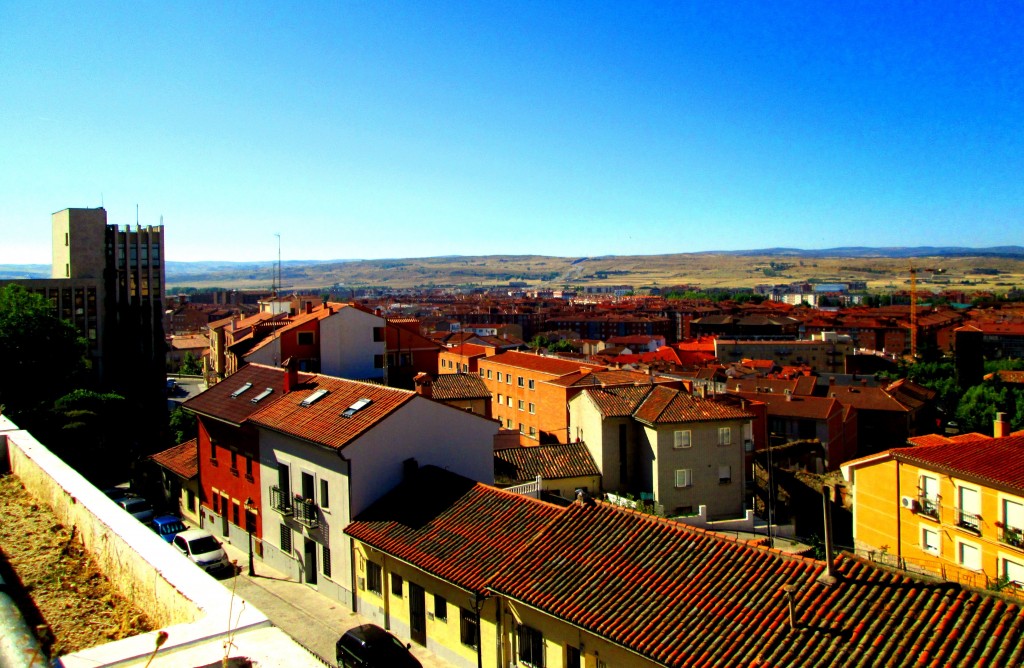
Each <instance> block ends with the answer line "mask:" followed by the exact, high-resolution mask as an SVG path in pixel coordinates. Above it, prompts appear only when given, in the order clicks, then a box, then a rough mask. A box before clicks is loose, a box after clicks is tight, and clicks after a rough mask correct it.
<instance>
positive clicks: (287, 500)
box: [270, 485, 292, 515]
mask: <svg viewBox="0 0 1024 668" xmlns="http://www.w3.org/2000/svg"><path fill="white" fill-rule="evenodd" d="M270 507H271V508H273V509H274V510H276V511H277V512H279V513H281V514H282V515H291V514H292V500H291V497H289V496H288V494H287V493H286V492H285V493H282V491H281V488H280V487H278V486H276V485H275V486H273V487H271V488H270Z"/></svg>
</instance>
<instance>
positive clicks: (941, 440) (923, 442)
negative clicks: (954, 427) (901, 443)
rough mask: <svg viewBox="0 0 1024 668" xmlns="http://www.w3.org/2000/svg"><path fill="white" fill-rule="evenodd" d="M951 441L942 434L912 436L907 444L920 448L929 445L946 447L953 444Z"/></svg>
mask: <svg viewBox="0 0 1024 668" xmlns="http://www.w3.org/2000/svg"><path fill="white" fill-rule="evenodd" d="M952 442H953V441H951V440H950V439H948V438H946V437H945V436H943V435H941V434H925V435H923V436H911V437H910V438H908V439H907V443H910V444H911V445H918V446H928V445H944V444H946V443H952Z"/></svg>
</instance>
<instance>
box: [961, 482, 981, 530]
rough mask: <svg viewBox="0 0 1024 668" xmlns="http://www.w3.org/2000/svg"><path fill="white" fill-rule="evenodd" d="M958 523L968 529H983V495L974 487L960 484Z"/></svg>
mask: <svg viewBox="0 0 1024 668" xmlns="http://www.w3.org/2000/svg"><path fill="white" fill-rule="evenodd" d="M956 495H957V525H958V526H960V527H961V528H964V529H967V530H968V531H974V532H980V531H981V495H980V494H979V493H978V490H976V489H974V488H973V487H961V486H958V487H957V490H956Z"/></svg>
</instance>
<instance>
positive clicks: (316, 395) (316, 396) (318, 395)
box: [299, 390, 330, 408]
mask: <svg viewBox="0 0 1024 668" xmlns="http://www.w3.org/2000/svg"><path fill="white" fill-rule="evenodd" d="M328 392H330V390H316V391H314V392H313V394H311V395H309V396H308V397H306V398H305V399H303V400H302V403H300V404H299V405H300V406H302V407H303V408H308V407H310V406H312V405H313V404H315V403H316V402H318V401H320V400H321V399H323V398H324V397H325V396H327V393H328Z"/></svg>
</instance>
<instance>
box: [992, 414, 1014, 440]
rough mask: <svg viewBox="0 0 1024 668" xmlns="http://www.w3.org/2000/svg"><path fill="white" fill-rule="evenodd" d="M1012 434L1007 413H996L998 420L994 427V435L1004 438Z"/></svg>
mask: <svg viewBox="0 0 1024 668" xmlns="http://www.w3.org/2000/svg"><path fill="white" fill-rule="evenodd" d="M1009 434H1010V423H1009V422H1007V421H1006V413H996V422H995V424H994V425H993V428H992V436H993V437H995V438H1002V437H1004V436H1008V435H1009Z"/></svg>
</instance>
